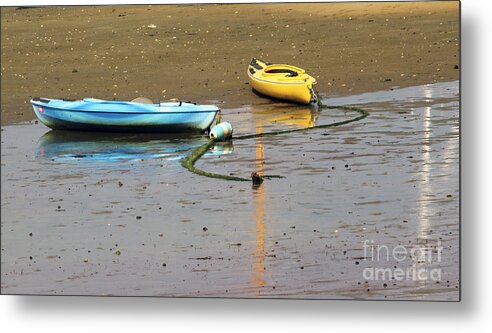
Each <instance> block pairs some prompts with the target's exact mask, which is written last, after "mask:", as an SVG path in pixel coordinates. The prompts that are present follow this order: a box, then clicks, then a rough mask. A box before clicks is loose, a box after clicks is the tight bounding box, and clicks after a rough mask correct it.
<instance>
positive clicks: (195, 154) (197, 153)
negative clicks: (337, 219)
mask: <svg viewBox="0 0 492 333" xmlns="http://www.w3.org/2000/svg"><path fill="white" fill-rule="evenodd" d="M318 106H319V109H318V111H321V110H323V109H339V110H346V111H355V112H358V113H359V114H360V115H359V116H358V117H355V118H352V119H347V120H344V121H339V122H335V123H331V124H324V125H317V126H313V127H305V128H295V129H288V130H281V131H272V132H265V133H255V134H246V135H241V136H235V137H233V138H232V140H246V139H253V138H259V137H266V136H273V135H280V134H288V133H294V132H304V131H308V130H314V129H320V128H328V127H336V126H341V125H345V124H349V123H353V122H356V121H359V120H362V119H364V118H365V117H367V116H368V115H369V112H367V111H366V110H363V109H361V108H357V107H353V106H328V105H324V104H322V103H318ZM215 143H216V141H215V140H213V139H210V140H209V141H208V142H207V143H205V144H203V145H201V146H200V147H198V148H196V149H195V150H193V151H192V152H191V154H190V155H188V156H186V157H185V158H184V159H183V160H181V165H182V166H183V167H184V168H186V169H188V170H189V171H191V172H193V173H195V174H197V175H200V176H205V177H209V178H217V179H224V180H232V181H241V182H250V181H251V178H243V177H236V176H229V175H222V174H218V173H212V172H207V171H203V170H200V169H197V168H195V163H196V162H197V161H198V160H199V159H200V158H201V157H202V156H203V155H204V154H205V153H206V152H207V151H208V150H209V149H210V148H211V147H212V146H213V145H214V144H215ZM260 176H261V178H283V177H282V176H279V175H260ZM253 182H254V179H253Z"/></svg>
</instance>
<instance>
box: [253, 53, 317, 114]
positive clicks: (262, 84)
mask: <svg viewBox="0 0 492 333" xmlns="http://www.w3.org/2000/svg"><path fill="white" fill-rule="evenodd" d="M248 77H249V82H250V85H251V87H252V88H253V89H254V90H255V91H256V92H258V93H260V94H262V95H265V96H269V97H273V98H275V99H279V100H284V101H289V102H294V103H299V104H310V103H315V102H316V101H317V96H316V94H315V93H314V89H313V85H314V84H315V83H316V80H315V79H314V78H313V77H312V76H310V75H308V74H306V73H305V71H304V70H303V69H301V68H298V67H295V66H291V65H283V64H280V65H267V64H266V63H264V62H262V61H261V60H257V59H255V58H253V59H252V60H251V63H250V65H249V67H248Z"/></svg>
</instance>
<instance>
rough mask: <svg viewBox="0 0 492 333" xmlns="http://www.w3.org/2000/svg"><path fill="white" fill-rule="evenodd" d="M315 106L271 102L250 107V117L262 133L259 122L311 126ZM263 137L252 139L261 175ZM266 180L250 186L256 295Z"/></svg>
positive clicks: (260, 284)
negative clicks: (253, 220)
mask: <svg viewBox="0 0 492 333" xmlns="http://www.w3.org/2000/svg"><path fill="white" fill-rule="evenodd" d="M316 113H317V108H316V107H315V106H311V107H299V106H291V105H287V106H284V105H271V106H267V107H263V108H261V109H258V110H255V109H253V117H254V120H255V123H256V132H257V133H262V132H263V126H268V125H271V124H279V125H288V126H296V127H299V128H306V127H313V126H314V125H315V121H316ZM262 140H263V139H262V138H261V137H260V138H257V139H256V172H258V174H260V175H263V160H264V150H263V141H262ZM266 186H267V184H266V183H263V184H261V185H260V186H253V195H254V205H255V222H256V248H255V252H254V262H253V288H254V290H255V294H256V295H257V296H259V295H261V290H262V288H263V287H264V286H265V277H264V275H265V263H264V261H265V231H266V226H265V216H266V192H265V191H266Z"/></svg>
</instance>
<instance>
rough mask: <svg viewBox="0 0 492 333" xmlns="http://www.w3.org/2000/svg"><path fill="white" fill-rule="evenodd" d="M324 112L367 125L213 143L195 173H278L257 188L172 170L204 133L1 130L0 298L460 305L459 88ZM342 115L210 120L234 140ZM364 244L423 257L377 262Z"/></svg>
mask: <svg viewBox="0 0 492 333" xmlns="http://www.w3.org/2000/svg"><path fill="white" fill-rule="evenodd" d="M332 102H333V103H336V104H338V105H346V104H347V105H354V104H355V105H358V106H360V107H362V108H364V109H366V110H368V111H370V115H369V117H367V118H365V119H364V120H362V121H359V122H355V123H352V124H349V125H345V126H342V127H339V128H330V129H320V130H311V131H308V132H305V133H303V132H301V133H299V132H298V133H291V134H288V135H280V136H276V137H269V138H268V139H251V140H234V141H233V142H232V143H228V144H218V145H217V146H216V147H215V148H214V149H213V150H211V151H210V152H209V153H207V155H205V157H204V158H203V159H202V160H200V161H199V162H198V163H197V167H199V168H202V169H204V170H206V171H210V172H215V173H221V174H228V175H237V176H241V177H247V176H248V175H249V173H250V172H251V171H258V172H260V173H263V172H264V173H266V174H281V175H283V176H285V177H286V178H282V179H271V180H268V181H265V182H264V183H263V184H262V185H261V186H260V187H255V186H252V185H251V183H244V182H228V181H223V180H218V179H210V178H205V177H201V176H198V175H195V174H191V173H189V172H188V171H187V170H185V169H183V168H182V167H181V165H180V163H179V160H180V158H182V157H183V156H185V155H187V154H189V153H190V152H191V151H192V150H193V148H195V147H198V146H200V145H202V144H203V143H204V142H206V138H205V137H203V136H182V137H175V136H173V137H169V136H165V135H161V136H157V137H156V136H136V135H128V134H119V135H118V134H94V133H86V134H84V133H79V134H77V135H75V134H74V133H68V134H67V133H65V134H64V133H57V132H54V131H53V132H50V131H49V130H48V129H47V128H46V127H44V126H43V125H41V124H27V125H14V126H7V127H2V210H1V214H2V233H1V236H2V242H1V244H2V286H1V287H2V293H6V294H11V293H36V294H64V295H73V294H94V295H145V296H148V295H153V296H197V297H199V296H209V297H289V298H317V299H319V298H322V299H326V298H330V299H333V298H336V299H340V298H354V299H389V300H401V299H412V300H453V301H456V300H458V299H459V286H460V281H459V278H460V277H459V232H460V230H459V220H458V217H459V186H458V182H459V163H458V161H459V90H458V82H457V81H454V82H445V83H438V84H432V85H423V86H416V87H409V88H402V89H394V90H389V91H381V92H376V93H365V94H362V95H354V96H346V97H341V98H339V99H337V100H334V101H332ZM325 103H330V100H325ZM355 115H357V114H355ZM355 115H354V114H352V113H350V112H345V111H340V110H338V111H337V110H324V111H321V112H316V111H314V110H312V109H310V108H307V107H302V106H291V105H288V104H276V103H272V102H270V101H268V100H265V101H264V103H263V104H262V105H254V106H247V107H241V108H233V109H226V110H224V118H226V119H227V120H229V121H231V122H232V123H233V124H235V128H236V130H237V133H238V135H240V134H241V133H251V132H259V131H271V130H276V129H285V128H304V127H310V126H313V125H320V124H327V123H333V122H336V121H341V120H344V119H348V118H351V117H353V116H355ZM364 241H368V242H371V241H372V242H374V245H382V246H387V247H389V248H391V249H393V248H396V247H397V246H404V247H405V248H407V249H409V250H410V249H412V248H415V247H418V248H422V249H425V250H426V251H431V253H432V254H433V255H435V256H434V257H432V260H430V261H429V260H421V259H419V257H415V256H414V257H411V258H409V257H407V258H406V259H405V260H397V259H395V258H393V257H391V258H389V259H387V258H385V257H384V255H383V257H382V258H379V257H378V258H376V257H374V256H372V255H370V251H365V250H364ZM369 244H372V243H369ZM441 247H442V250H439V248H441ZM438 252H440V253H441V256H440V257H436V256H437V253H438ZM371 268H378V269H389V270H390V271H391V272H396V271H395V270H403V271H404V272H410V276H409V278H405V279H403V280H394V279H390V278H387V279H382V278H374V279H369V278H368V277H367V276H365V275H364V272H365V269H371ZM420 271H423V272H424V275H423V276H424V278H414V276H413V272H416V273H417V272H420ZM434 271H436V272H439V279H438V280H432V279H430V278H429V272H434ZM425 274H427V275H425ZM426 277H427V278H426Z"/></svg>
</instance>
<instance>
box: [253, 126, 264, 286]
mask: <svg viewBox="0 0 492 333" xmlns="http://www.w3.org/2000/svg"><path fill="white" fill-rule="evenodd" d="M256 131H257V133H261V131H262V126H261V123H258V126H257V129H256ZM256 172H258V173H259V174H263V143H262V138H257V139H256ZM253 195H254V196H255V200H254V203H255V221H256V249H255V253H254V258H255V259H254V263H253V285H254V288H255V289H256V292H255V293H256V295H260V293H261V288H262V287H263V286H264V285H265V280H264V273H265V268H264V267H265V266H264V261H265V205H266V202H265V184H261V185H260V186H255V187H254V193H253Z"/></svg>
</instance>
